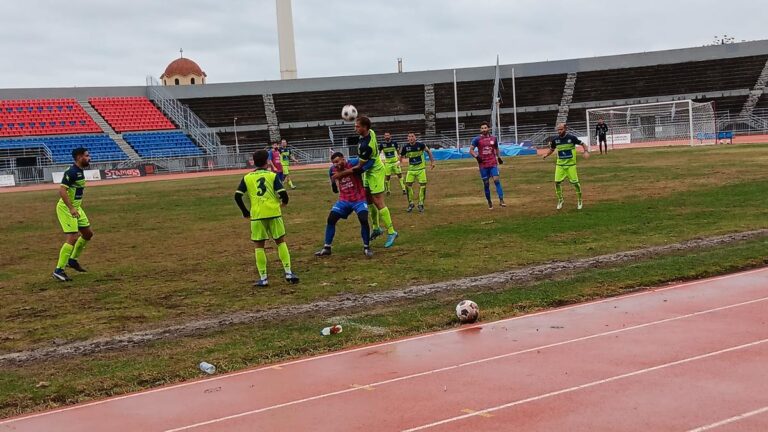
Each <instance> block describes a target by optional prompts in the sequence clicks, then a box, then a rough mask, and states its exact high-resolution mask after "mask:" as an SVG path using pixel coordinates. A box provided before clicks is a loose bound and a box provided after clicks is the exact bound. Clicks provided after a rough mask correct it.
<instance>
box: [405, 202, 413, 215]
mask: <svg viewBox="0 0 768 432" xmlns="http://www.w3.org/2000/svg"><path fill="white" fill-rule="evenodd" d="M413 207H414V205H413V203H408V209H407V210H406V211H407V212H408V213H410V212H412V211H413Z"/></svg>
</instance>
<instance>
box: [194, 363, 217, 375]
mask: <svg viewBox="0 0 768 432" xmlns="http://www.w3.org/2000/svg"><path fill="white" fill-rule="evenodd" d="M198 367H199V368H200V370H201V371H203V372H205V373H207V374H208V375H213V374H215V373H216V366H214V365H212V364H210V363H207V362H200V365H198Z"/></svg>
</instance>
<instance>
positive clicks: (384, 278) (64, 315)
mask: <svg viewBox="0 0 768 432" xmlns="http://www.w3.org/2000/svg"><path fill="white" fill-rule="evenodd" d="M766 163H768V146H766V145H742V146H733V147H730V146H727V147H726V146H719V147H704V148H699V147H696V148H690V147H679V148H661V149H638V150H622V151H616V152H612V153H610V154H608V155H607V156H600V155H596V156H593V157H592V158H591V159H589V160H581V161H580V166H579V175H580V177H581V179H582V184H583V187H584V194H585V195H584V198H585V209H584V210H582V211H580V212H578V211H576V210H575V194H574V192H573V190H572V188H570V186H568V185H564V191H565V194H566V207H565V209H564V210H562V211H560V212H558V211H556V210H555V208H554V207H555V197H554V188H553V186H552V183H551V179H552V175H553V171H554V167H553V165H552V162H551V161H546V162H543V161H541V160H540V159H539V158H534V157H527V158H515V159H509V160H507V164H505V165H504V166H503V167H502V182H503V184H504V188H505V193H506V201H507V204H508V207H507V208H506V209H501V208H498V206H497V208H496V209H495V210H494V211H488V210H487V209H486V207H485V203H484V198H483V196H482V184H481V182H480V180H479V176H478V173H477V169H476V164H474V163H473V162H472V161H458V162H449V163H442V164H439V165H438V168H437V169H436V170H435V171H430V172H429V173H428V175H429V181H430V183H429V191H428V194H427V211H426V213H425V214H423V215H420V214H407V213H405V207H406V201H405V199H404V197H403V196H401V195H398V194H395V195H392V196H391V197H390V198H389V199H388V203H389V207H390V209H391V210H392V214H393V219H394V222H395V226H396V227H397V229H398V231H400V234H401V236H400V238H399V239H398V243H397V245H396V247H395V248H393V249H391V250H384V249H383V248H382V247H381V245H382V243H383V241H382V240H378V241H377V242H376V243H375V244H374V247H375V251H376V257H375V258H374V259H373V260H372V261H371V260H366V259H365V258H364V257H363V256H362V253H361V248H360V240H359V227H358V225H357V221H356V220H354V219H352V220H348V221H345V222H340V223H339V225H338V229H337V238H336V242H335V245H334V255H333V256H332V257H330V258H328V259H323V260H319V259H316V258H315V257H314V256H313V252H314V251H315V250H317V249H318V248H320V247H321V246H322V243H323V232H324V225H325V219H326V216H327V214H328V211H329V210H330V207H331V205H332V204H333V202H334V201H335V196H334V195H333V194H332V192H331V190H330V187H329V185H328V181H327V176H326V174H325V172H323V171H319V170H318V171H304V172H301V171H300V172H296V173H295V175H294V181H295V183H296V184H297V185H298V186H299V189H297V190H296V191H291V192H290V195H291V203H290V205H289V206H288V208H286V209H285V216H284V217H285V222H286V227H287V229H288V233H289V234H288V243H289V247H290V249H291V253H292V258H293V267H294V270H295V271H296V272H297V273H298V274H299V276H301V277H302V283H301V284H300V285H287V284H285V283H283V282H282V281H281V279H280V278H279V276H281V270H280V264H279V261H278V260H277V254H276V251H275V250H274V248H271V249H270V250H268V256H269V258H270V262H269V266H270V272H271V275H272V277H271V279H272V281H271V282H272V286H271V287H270V288H268V289H265V290H255V289H253V288H251V283H252V281H253V280H254V279H255V277H256V276H255V264H254V261H253V247H252V245H251V243H250V242H249V240H248V239H249V226H248V222H247V221H245V220H243V219H242V218H241V217H240V215H239V211H238V210H237V207H236V205H235V204H234V201H233V199H232V195H233V193H234V190H235V188H236V186H237V184H238V183H239V178H238V177H236V176H232V177H230V176H226V177H215V178H202V179H193V180H178V181H165V182H153V183H144V184H126V185H112V186H105V187H97V188H90V189H87V190H86V192H85V201H84V207H85V209H86V210H87V211H88V216H89V218H90V219H91V221H92V224H93V228H94V231H95V233H96V235H95V237H94V240H93V242H91V244H90V245H89V246H88V249H86V251H85V253H84V254H83V257H82V258H81V261H82V263H83V265H84V266H86V267H87V268H88V269H89V270H90V272H89V273H87V274H82V275H81V274H78V275H75V281H74V282H73V283H71V284H66V285H65V284H59V283H56V282H55V281H53V280H52V279H51V278H50V272H51V271H52V270H53V267H54V265H55V261H56V258H57V255H58V249H59V248H60V246H61V243H62V241H63V236H62V235H61V234H60V232H59V231H60V228H59V227H58V223H57V221H56V217H55V211H54V207H55V202H56V193H55V191H45V192H29V193H14V194H2V195H0V230H1V232H3V234H4V235H3V237H4V240H5V241H4V242H3V243H2V246H0V304H2V305H3V306H2V308H0V326H1V327H0V353H8V352H13V351H19V350H25V349H33V348H36V347H42V346H49V345H50V344H51V343H52V342H53V341H56V342H62V341H76V340H84V339H88V338H93V337H98V336H108V335H113V334H118V333H122V332H125V331H134V330H140V329H146V328H153V327H157V326H161V325H167V324H172V323H180V322H185V321H188V320H191V319H195V318H200V317H204V316H211V315H217V314H223V313H227V312H233V311H240V310H251V309H257V308H268V307H275V306H278V305H287V304H297V303H307V302H310V301H313V300H318V299H322V298H326V297H329V296H332V295H336V294H339V293H364V292H375V291H382V290H388V289H392V288H398V287H406V286H409V285H413V284H417V283H425V282H433V281H441V280H450V279H454V278H457V277H462V276H470V275H480V274H485V273H489V272H492V271H497V270H501V269H508V268H510V267H516V266H524V265H527V264H535V263H542V262H546V261H549V260H564V259H571V258H578V257H587V256H594V255H599V254H603V253H610V252H615V251H621V250H627V249H631V248H637V247H643V246H650V245H660V244H666V243H670V242H677V241H681V240H686V239H690V238H694V237H704V236H709V235H716V234H723V233H728V232H736V231H744V230H750V229H756V228H764V227H766V225H767V224H766V217H765V215H766V210H767V209H768V205H767V203H768V200H766V198H765V191H766V190H768V174H766V171H765V166H766ZM393 188H394V189H395V190H397V186H396V185H395V183H394V181H393ZM766 246H768V245H767V244H766V242H765V241H763V240H755V241H751V242H747V243H744V244H740V245H734V246H732V247H729V248H725V249H722V250H708V251H701V252H697V253H689V254H685V255H679V256H670V257H661V258H659V259H656V260H651V261H649V262H644V263H637V264H633V265H626V266H622V267H619V268H611V269H602V270H590V271H585V272H578V273H577V274H569V275H563V277H562V278H555V280H552V281H545V282H541V283H537V284H534V285H533V286H531V287H526V288H525V289H521V288H520V287H508V289H507V290H502V291H501V292H499V293H494V294H481V293H476V294H474V296H473V299H475V300H476V301H478V302H479V303H480V306H481V308H482V309H483V312H484V317H485V318H492V317H493V318H495V317H502V316H508V315H510V314H515V313H520V312H524V311H528V310H532V309H537V308H541V307H548V306H552V305H558V304H563V303H567V302H573V301H578V300H581V299H586V298H594V297H600V296H605V295H612V294H616V293H618V292H622V291H624V290H627V289H632V288H634V287H637V286H642V285H644V284H652V283H658V282H662V281H665V280H673V279H678V278H688V277H694V276H701V275H708V274H712V273H717V272H720V271H727V270H732V269H735V268H742V267H745V266H752V265H759V264H761V263H764V262H765V258H764V256H765V253H764V251H765V250H766ZM643 266H645V267H643ZM454 300H455V299H453V298H449V297H445V298H435V299H425V300H423V301H419V302H414V303H413V304H409V305H408V307H403V305H400V306H397V307H392V306H390V307H385V308H378V309H376V310H371V311H361V312H360V313H358V314H352V315H351V316H350V317H346V318H344V319H346V320H350V322H352V323H353V324H352V325H351V326H348V327H349V330H348V329H347V328H345V332H344V333H343V335H345V336H344V337H343V338H333V339H329V338H325V339H323V338H320V337H319V336H318V335H317V334H316V333H317V331H318V330H319V327H318V326H322V325H323V324H325V323H326V322H327V317H318V316H314V317H307V318H305V319H299V320H294V321H291V322H287V323H281V324H279V325H277V324H276V323H270V324H264V325H258V326H239V327H234V328H229V329H223V330H221V331H219V332H214V333H212V334H209V335H201V336H200V337H195V338H183V339H182V340H179V341H173V342H170V341H166V342H160V343H155V344H151V345H149V346H146V347H141V348H137V349H135V350H129V351H125V352H114V353H104V354H100V355H96V356H92V357H89V358H87V359H69V360H65V361H60V362H47V363H46V364H34V365H28V366H25V367H20V368H7V369H5V370H3V371H2V372H0V415H8V414H11V413H16V412H21V411H26V410H30V409H35V408H41V407H45V406H51V405H57V404H62V403H71V402H75V401H78V400H83V399H88V398H91V397H99V396H105V395H111V394H117V393H121V392H125V391H130V390H136V389H139V388H145V387H150V386H153V385H157V384H161V383H165V382H169V381H176V380H180V379H185V378H189V377H191V376H195V374H196V371H195V370H194V365H195V364H196V361H199V359H209V360H211V361H215V362H216V363H217V366H219V368H220V369H221V370H235V369H237V368H240V367H245V366H248V365H252V364H256V363H261V362H267V361H273V360H277V359H282V358H286V357H291V356H296V355H304V354H308V353H314V352H320V351H325V350H329V349H335V348H338V347H340V346H345V345H349V344H355V343H361V342H366V341H372V340H379V339H382V338H387V337H393V336H400V335H403V334H413V333H418V332H420V331H425V330H433V329H439V328H445V327H446V326H450V325H453V321H452V319H451V315H450V314H451V311H452V303H453V302H454ZM41 381H44V382H48V383H50V385H49V386H41V387H39V388H38V387H36V385H37V384H38V383H39V382H41Z"/></svg>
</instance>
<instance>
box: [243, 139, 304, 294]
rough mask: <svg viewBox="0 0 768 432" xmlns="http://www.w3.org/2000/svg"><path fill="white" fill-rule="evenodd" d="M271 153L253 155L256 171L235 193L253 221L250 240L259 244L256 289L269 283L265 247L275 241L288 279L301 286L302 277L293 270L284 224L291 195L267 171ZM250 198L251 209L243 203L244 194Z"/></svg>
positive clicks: (275, 176)
mask: <svg viewBox="0 0 768 432" xmlns="http://www.w3.org/2000/svg"><path fill="white" fill-rule="evenodd" d="M268 161H269V153H268V152H267V151H266V150H257V151H256V152H255V153H254V154H253V163H254V165H255V166H256V170H255V171H252V172H249V173H248V174H246V175H245V177H243V179H242V180H241V181H240V186H238V188H237V191H235V202H236V203H237V206H238V207H239V208H240V211H241V212H242V213H243V217H244V218H248V219H250V220H251V240H253V242H254V243H256V268H257V269H258V271H259V280H258V281H256V283H255V284H254V286H257V287H265V286H268V285H269V282H268V281H267V253H266V251H265V250H264V245H265V243H266V241H267V240H269V239H270V238H272V239H273V240H274V241H275V243H276V244H277V253H278V255H279V256H280V261H281V262H282V263H283V269H284V270H285V280H286V281H288V282H290V283H294V284H295V283H298V282H299V278H298V276H296V275H295V274H294V273H293V272H292V271H291V254H290V253H289V252H288V245H287V244H286V243H285V224H283V213H282V210H281V208H282V207H284V206H286V205H288V193H287V192H286V191H285V188H284V187H283V183H282V182H281V181H280V178H279V177H278V176H277V174H276V173H274V172H272V171H270V170H269V169H268V166H269V162H268ZM246 194H247V195H248V199H249V201H250V203H251V208H250V210H249V209H248V208H247V207H246V206H245V203H244V202H243V195H246Z"/></svg>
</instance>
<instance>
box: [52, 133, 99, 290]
mask: <svg viewBox="0 0 768 432" xmlns="http://www.w3.org/2000/svg"><path fill="white" fill-rule="evenodd" d="M72 159H74V160H75V163H74V164H73V165H72V166H71V167H70V168H69V169H68V170H67V171H66V172H65V173H64V176H63V177H62V179H61V187H60V188H59V201H58V203H57V204H56V215H57V216H58V218H59V224H60V225H61V229H62V230H63V231H64V234H66V236H67V240H66V241H65V242H64V245H63V246H62V247H61V250H60V251H59V261H58V263H57V264H56V270H54V271H53V278H54V279H56V280H58V281H61V282H68V281H71V280H72V279H70V277H69V276H67V274H66V273H64V267H71V268H73V269H74V270H76V271H79V272H85V269H84V268H83V267H82V266H80V262H79V261H78V258H80V254H81V253H83V249H85V246H86V245H87V244H88V241H90V240H91V238H93V230H91V222H90V221H89V220H88V216H86V214H85V210H83V204H82V203H83V191H84V190H85V171H84V168H88V166H89V165H90V164H91V155H90V154H89V153H88V150H87V149H85V148H82V147H79V148H76V149H74V150H72Z"/></svg>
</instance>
